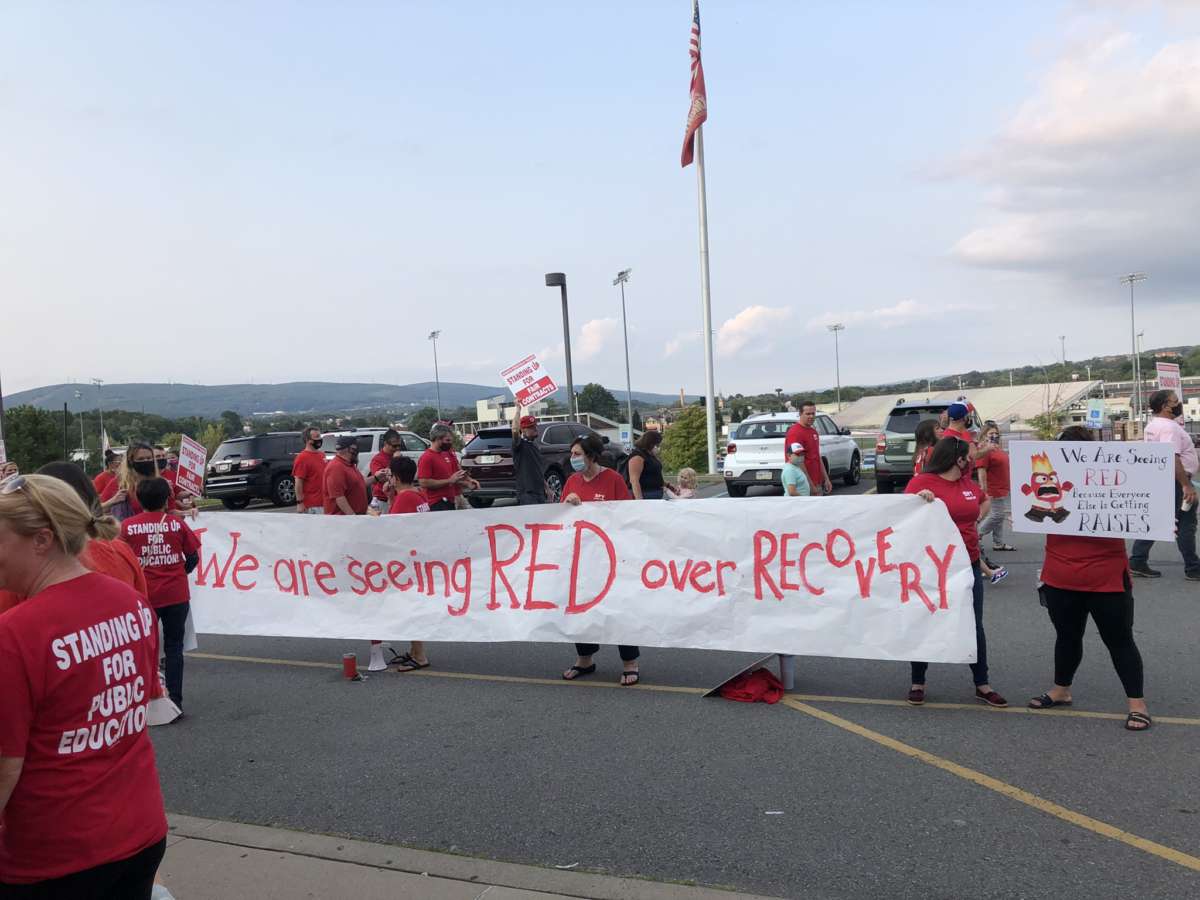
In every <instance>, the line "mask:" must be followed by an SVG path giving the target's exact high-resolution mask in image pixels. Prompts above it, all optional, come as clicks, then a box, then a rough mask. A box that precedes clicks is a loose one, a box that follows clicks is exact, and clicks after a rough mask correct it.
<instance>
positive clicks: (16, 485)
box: [0, 475, 25, 494]
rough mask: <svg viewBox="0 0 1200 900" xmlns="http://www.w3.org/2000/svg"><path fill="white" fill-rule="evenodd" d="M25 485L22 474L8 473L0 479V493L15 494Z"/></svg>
mask: <svg viewBox="0 0 1200 900" xmlns="http://www.w3.org/2000/svg"><path fill="white" fill-rule="evenodd" d="M24 487H25V476H24V475H10V476H8V478H5V479H4V480H3V481H0V494H15V493H16V492H17V491H19V490H21V489H22V488H24Z"/></svg>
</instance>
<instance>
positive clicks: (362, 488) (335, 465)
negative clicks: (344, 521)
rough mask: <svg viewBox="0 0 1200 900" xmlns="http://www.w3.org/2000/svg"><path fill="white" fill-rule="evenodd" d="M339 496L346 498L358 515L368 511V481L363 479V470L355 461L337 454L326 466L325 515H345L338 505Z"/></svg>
mask: <svg viewBox="0 0 1200 900" xmlns="http://www.w3.org/2000/svg"><path fill="white" fill-rule="evenodd" d="M338 497H345V498H346V502H347V503H349V504H350V509H352V510H353V511H354V515H356V516H361V515H363V514H364V513H365V512H366V511H367V505H368V503H369V501H368V500H367V483H366V482H365V481H363V477H362V472H360V471H358V466H356V465H354V464H353V463H348V462H346V460H344V459H342V458H341V457H340V456H335V457H334V458H333V459H331V460H330V461H329V464H328V465H327V466H325V515H327V516H344V515H345V513H344V512H342V510H341V509H340V508H339V507H338V505H337V498H338Z"/></svg>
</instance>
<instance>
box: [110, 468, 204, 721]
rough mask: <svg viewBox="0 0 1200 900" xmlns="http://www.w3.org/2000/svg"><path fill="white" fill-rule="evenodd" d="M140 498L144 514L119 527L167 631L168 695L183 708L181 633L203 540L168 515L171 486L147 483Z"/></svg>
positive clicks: (155, 481)
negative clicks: (190, 576) (136, 559)
mask: <svg viewBox="0 0 1200 900" xmlns="http://www.w3.org/2000/svg"><path fill="white" fill-rule="evenodd" d="M137 495H138V503H140V504H141V506H142V509H144V510H145V512H142V513H138V514H137V515H136V516H130V517H129V518H128V519H125V520H124V521H123V522H122V523H121V538H122V539H123V540H124V541H125V543H127V544H128V545H129V546H130V547H131V548H132V549H133V553H134V556H136V557H137V558H138V562H140V563H141V566H142V571H143V573H144V574H145V576H146V593H147V596H148V598H149V600H150V605H151V606H153V607H154V613H155V615H157V616H158V618H159V621H160V622H162V626H163V654H164V655H165V656H166V663H167V666H166V668H167V672H166V675H167V694H168V695H169V696H170V697H171V700H172V701H173V702H174V703H175V705H176V706H178V707H179V708H180V709H183V632H184V624H185V623H186V622H187V617H188V610H189V609H190V608H191V603H190V601H191V589H190V588H189V587H188V579H187V577H188V574H189V573H190V572H191V571H192V570H193V569H194V568H196V564H197V563H198V562H199V561H200V539H199V538H198V537H196V533H195V532H194V531H192V529H191V528H189V527H188V526H187V523H186V522H184V521H183V519H181V518H179V516H174V515H171V514H170V513H168V512H167V502H168V501H169V499H170V497H171V486H170V485H169V484H167V482H166V481H165V480H164V479H162V478H147V479H145V480H144V481H142V482H140V483H139V484H138V486H137Z"/></svg>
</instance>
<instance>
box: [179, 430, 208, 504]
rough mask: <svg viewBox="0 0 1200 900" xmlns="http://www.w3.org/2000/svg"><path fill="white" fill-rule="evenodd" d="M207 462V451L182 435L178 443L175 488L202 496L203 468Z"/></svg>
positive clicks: (196, 442) (199, 444) (201, 445)
mask: <svg viewBox="0 0 1200 900" xmlns="http://www.w3.org/2000/svg"><path fill="white" fill-rule="evenodd" d="M207 460H208V450H206V449H205V447H204V445H203V444H201V443H199V442H198V441H194V440H192V439H191V438H190V437H188V436H187V435H186V434H185V435H183V439H182V440H181V441H180V442H179V473H178V475H177V476H176V479H175V486H176V487H177V488H179V490H181V491H186V492H187V493H189V494H192V495H193V496H196V497H202V496H204V466H205V463H206V462H207Z"/></svg>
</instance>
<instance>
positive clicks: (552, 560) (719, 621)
mask: <svg viewBox="0 0 1200 900" xmlns="http://www.w3.org/2000/svg"><path fill="white" fill-rule="evenodd" d="M197 531H198V533H200V534H201V539H202V541H203V549H202V551H201V560H200V565H199V566H198V567H197V569H196V570H195V571H194V572H193V573H192V576H191V577H192V612H193V613H194V614H195V617H196V628H197V630H198V631H200V632H212V633H216V634H237V635H279V636H286V637H326V638H327V637H337V638H355V639H364V640H370V639H383V640H400V639H408V640H411V639H424V640H433V641H467V642H471V641H552V642H570V641H584V642H594V643H602V644H613V643H622V644H639V645H644V646H652V647H694V648H705V649H711V650H740V651H747V652H758V653H792V654H804V655H811V656H841V657H860V658H867V659H891V660H928V661H930V662H969V661H973V660H974V659H975V618H974V612H973V610H972V606H971V586H972V583H973V580H974V578H973V575H972V573H971V568H970V561H969V560H968V558H967V555H966V551H965V549H964V547H963V544H962V539H961V537H960V535H959V533H958V530H957V529H956V528H955V527H954V524H953V523H952V522H951V520H950V517H949V515H948V514H947V513H946V508H945V507H944V506H943V505H942V504H941V503H931V504H927V503H925V502H924V501H922V500H920V499H919V498H916V497H905V496H897V497H842V498H835V499H832V500H831V499H825V498H821V499H816V498H814V499H795V498H783V497H776V498H756V499H754V500H749V501H748V500H731V499H713V500H704V501H702V502H701V501H698V502H693V503H635V502H629V503H585V504H583V505H582V506H578V507H574V506H570V505H569V504H548V505H544V506H522V507H506V508H503V509H492V510H473V511H470V512H460V513H455V514H454V515H421V514H412V515H396V516H383V517H380V518H368V517H338V518H334V517H324V518H320V517H315V516H313V517H309V516H277V515H270V514H265V513H238V514H232V513H206V514H205V515H204V516H203V517H202V518H201V519H200V520H198V522H197Z"/></svg>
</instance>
